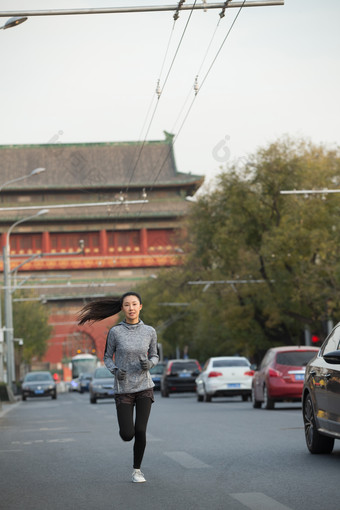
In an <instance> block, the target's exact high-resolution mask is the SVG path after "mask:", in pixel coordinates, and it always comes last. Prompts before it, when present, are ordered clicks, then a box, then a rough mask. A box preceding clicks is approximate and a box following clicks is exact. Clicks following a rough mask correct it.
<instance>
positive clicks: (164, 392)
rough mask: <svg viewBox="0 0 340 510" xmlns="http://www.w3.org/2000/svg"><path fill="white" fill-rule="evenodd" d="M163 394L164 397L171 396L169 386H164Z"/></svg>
mask: <svg viewBox="0 0 340 510" xmlns="http://www.w3.org/2000/svg"><path fill="white" fill-rule="evenodd" d="M161 395H162V397H168V396H169V390H168V388H162V391H161Z"/></svg>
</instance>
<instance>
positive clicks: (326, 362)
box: [302, 323, 340, 453]
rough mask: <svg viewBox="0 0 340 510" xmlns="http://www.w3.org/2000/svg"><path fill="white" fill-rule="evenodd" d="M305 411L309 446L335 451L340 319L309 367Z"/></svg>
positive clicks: (339, 418) (339, 419)
mask: <svg viewBox="0 0 340 510" xmlns="http://www.w3.org/2000/svg"><path fill="white" fill-rule="evenodd" d="M302 413H303V421H304V428H305V438H306V444H307V448H308V450H309V451H310V452H311V453H331V452H332V450H333V447H334V439H340V323H338V324H337V326H336V327H335V328H334V329H333V331H332V332H331V333H330V335H329V336H328V337H327V338H326V340H325V342H324V343H323V345H322V347H321V349H320V351H319V353H318V354H317V355H316V357H315V358H314V359H312V360H311V361H310V362H309V363H308V365H307V367H306V372H305V382H304V387H303V393H302Z"/></svg>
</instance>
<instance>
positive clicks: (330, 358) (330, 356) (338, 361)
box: [323, 351, 340, 365]
mask: <svg viewBox="0 0 340 510" xmlns="http://www.w3.org/2000/svg"><path fill="white" fill-rule="evenodd" d="M323 359H324V360H325V361H326V362H327V363H333V364H335V365H340V351H331V352H327V354H324V355H323Z"/></svg>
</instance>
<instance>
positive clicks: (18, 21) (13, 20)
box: [0, 16, 27, 30]
mask: <svg viewBox="0 0 340 510" xmlns="http://www.w3.org/2000/svg"><path fill="white" fill-rule="evenodd" d="M26 20H27V16H21V17H20V18H18V17H14V18H10V19H8V20H7V21H6V23H5V24H4V25H2V27H0V30H7V28H12V27H17V26H18V25H21V23H23V22H24V21H26Z"/></svg>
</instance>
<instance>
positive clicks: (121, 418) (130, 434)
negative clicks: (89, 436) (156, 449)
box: [117, 397, 152, 469]
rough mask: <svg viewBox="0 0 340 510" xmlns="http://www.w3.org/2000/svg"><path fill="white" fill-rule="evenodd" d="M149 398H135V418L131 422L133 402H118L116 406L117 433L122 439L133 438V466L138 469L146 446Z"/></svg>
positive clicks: (129, 439) (150, 401)
mask: <svg viewBox="0 0 340 510" xmlns="http://www.w3.org/2000/svg"><path fill="white" fill-rule="evenodd" d="M151 404H152V400H151V398H148V397H146V398H140V399H138V400H136V420H135V423H133V407H134V406H133V404H119V405H118V406H117V418H118V424H119V434H120V437H121V438H122V439H123V441H131V440H132V439H133V438H135V443H134V446H133V467H134V469H139V468H140V466H141V464H142V460H143V455H144V450H145V446H146V426H147V424H148V419H149V416H150V410H151Z"/></svg>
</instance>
